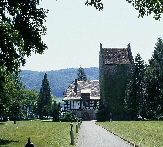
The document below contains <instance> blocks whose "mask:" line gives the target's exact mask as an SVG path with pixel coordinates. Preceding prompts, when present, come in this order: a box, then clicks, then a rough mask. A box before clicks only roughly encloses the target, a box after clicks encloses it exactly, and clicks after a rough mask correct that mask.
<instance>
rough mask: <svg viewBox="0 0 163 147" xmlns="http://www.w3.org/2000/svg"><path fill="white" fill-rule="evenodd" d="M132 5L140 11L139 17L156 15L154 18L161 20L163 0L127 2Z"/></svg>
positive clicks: (130, 0)
mask: <svg viewBox="0 0 163 147" xmlns="http://www.w3.org/2000/svg"><path fill="white" fill-rule="evenodd" d="M126 1H127V2H129V3H131V4H132V5H133V7H135V9H136V10H138V11H139V16H140V17H143V16H145V15H147V16H148V15H150V14H152V13H154V18H155V19H156V20H158V19H160V18H161V13H163V1H162V0H147V1H144V0H126Z"/></svg>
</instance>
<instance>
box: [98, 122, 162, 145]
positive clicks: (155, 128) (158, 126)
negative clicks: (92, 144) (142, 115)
mask: <svg viewBox="0 0 163 147" xmlns="http://www.w3.org/2000/svg"><path fill="white" fill-rule="evenodd" d="M97 124H98V125H101V126H103V127H104V128H106V129H107V130H109V131H111V132H114V133H115V134H116V135H118V136H119V137H121V138H123V139H125V140H127V141H129V142H131V143H134V144H136V145H138V146H142V147H163V121H113V122H97Z"/></svg>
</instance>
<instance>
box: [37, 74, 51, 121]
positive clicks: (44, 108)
mask: <svg viewBox="0 0 163 147" xmlns="http://www.w3.org/2000/svg"><path fill="white" fill-rule="evenodd" d="M51 106H52V98H51V89H50V86H49V81H48V79H47V74H46V73H45V75H44V79H43V80H42V85H41V88H40V93H39V98H38V102H37V113H38V115H39V117H40V119H42V118H43V116H47V117H48V116H49V115H50V113H51Z"/></svg>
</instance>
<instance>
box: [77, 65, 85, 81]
mask: <svg viewBox="0 0 163 147" xmlns="http://www.w3.org/2000/svg"><path fill="white" fill-rule="evenodd" d="M77 80H78V81H87V75H86V74H85V71H84V68H82V67H81V66H80V68H79V69H78V72H77Z"/></svg>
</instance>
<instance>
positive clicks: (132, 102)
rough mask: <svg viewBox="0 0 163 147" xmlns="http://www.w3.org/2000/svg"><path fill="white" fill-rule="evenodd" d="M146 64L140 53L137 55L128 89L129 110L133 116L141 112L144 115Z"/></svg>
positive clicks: (126, 100) (127, 101)
mask: <svg viewBox="0 0 163 147" xmlns="http://www.w3.org/2000/svg"><path fill="white" fill-rule="evenodd" d="M144 73H145V65H144V60H142V58H141V56H140V54H137V56H136V57H135V62H134V65H133V67H132V70H131V79H130V81H129V83H128V85H127V89H126V99H125V102H126V104H127V106H126V107H127V111H128V113H129V114H130V116H131V118H134V117H136V116H137V115H139V114H141V115H144V109H145V82H144Z"/></svg>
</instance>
